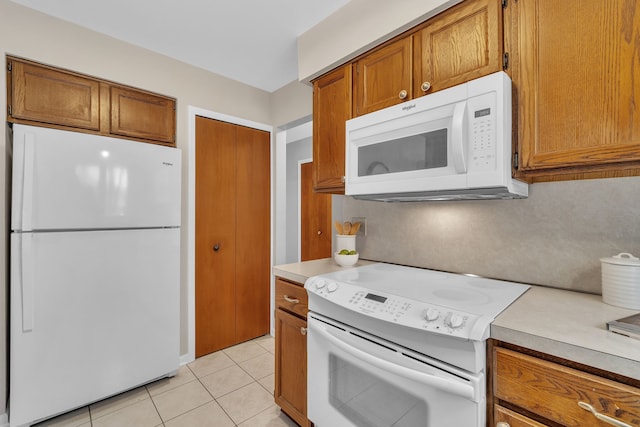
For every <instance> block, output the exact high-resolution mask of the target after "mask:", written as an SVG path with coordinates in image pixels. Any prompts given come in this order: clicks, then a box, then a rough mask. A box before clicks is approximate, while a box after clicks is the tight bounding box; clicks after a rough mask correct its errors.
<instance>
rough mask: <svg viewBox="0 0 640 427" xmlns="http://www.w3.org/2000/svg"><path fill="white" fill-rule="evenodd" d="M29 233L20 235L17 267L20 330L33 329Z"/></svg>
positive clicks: (30, 241)
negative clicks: (19, 297)
mask: <svg viewBox="0 0 640 427" xmlns="http://www.w3.org/2000/svg"><path fill="white" fill-rule="evenodd" d="M32 239H33V236H32V235H31V233H22V234H21V235H20V240H19V242H20V249H19V250H20V267H19V269H18V271H19V275H20V277H19V278H18V281H19V283H20V294H21V295H20V296H21V300H22V331H23V332H30V331H32V330H33V318H34V312H33V311H34V310H33V307H34V300H33V272H34V269H33V249H32Z"/></svg>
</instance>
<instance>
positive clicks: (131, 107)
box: [110, 86, 176, 144]
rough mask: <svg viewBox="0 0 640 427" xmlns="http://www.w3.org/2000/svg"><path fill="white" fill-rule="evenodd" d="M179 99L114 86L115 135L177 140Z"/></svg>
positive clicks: (113, 132) (155, 139) (113, 112)
mask: <svg viewBox="0 0 640 427" xmlns="http://www.w3.org/2000/svg"><path fill="white" fill-rule="evenodd" d="M175 109H176V102H175V100H174V99H172V98H167V97H164V96H159V95H153V94H150V93H147V92H141V91H138V90H135V89H130V88H124V87H117V86H113V87H111V129H110V132H111V133H112V134H114V135H122V136H128V137H132V138H142V139H148V140H151V141H160V142H166V143H170V144H173V143H174V142H175V135H176V111H175Z"/></svg>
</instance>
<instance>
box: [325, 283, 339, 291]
mask: <svg viewBox="0 0 640 427" xmlns="http://www.w3.org/2000/svg"><path fill="white" fill-rule="evenodd" d="M336 289H338V284H337V283H336V282H330V283H329V284H328V285H327V290H328V291H329V292H333V291H335V290H336Z"/></svg>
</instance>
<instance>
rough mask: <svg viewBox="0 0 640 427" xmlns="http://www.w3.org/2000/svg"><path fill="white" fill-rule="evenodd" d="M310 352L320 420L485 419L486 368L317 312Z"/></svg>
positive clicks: (413, 425) (384, 423)
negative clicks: (432, 354)
mask: <svg viewBox="0 0 640 427" xmlns="http://www.w3.org/2000/svg"><path fill="white" fill-rule="evenodd" d="M307 354H308V366H307V372H308V374H307V378H308V383H307V389H308V401H307V407H308V418H309V419H310V420H311V421H312V422H313V423H314V424H315V426H316V427H335V426H341V427H348V426H358V427H369V426H371V427H390V426H394V427H426V426H429V427H454V426H455V427H460V426H465V427H480V426H484V423H485V410H486V408H485V402H486V400H485V385H484V373H479V374H471V373H469V372H466V371H462V370H460V369H457V368H455V367H451V366H448V365H446V364H444V363H442V362H440V361H437V360H434V359H430V358H428V357H426V356H424V355H422V354H419V353H415V352H412V351H410V350H408V349H406V348H403V347H400V346H397V345H395V344H393V343H390V342H388V341H384V340H382V339H379V338H377V337H375V336H373V335H370V334H367V333H365V332H362V331H360V330H357V329H354V328H350V327H348V326H346V325H343V324H341V323H339V322H335V321H333V320H330V319H328V318H326V317H324V316H321V315H318V314H317V313H312V312H309V317H308V335H307Z"/></svg>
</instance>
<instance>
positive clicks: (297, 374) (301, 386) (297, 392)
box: [274, 309, 310, 426]
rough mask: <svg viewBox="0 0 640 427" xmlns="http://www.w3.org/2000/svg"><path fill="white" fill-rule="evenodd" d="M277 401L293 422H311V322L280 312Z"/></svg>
mask: <svg viewBox="0 0 640 427" xmlns="http://www.w3.org/2000/svg"><path fill="white" fill-rule="evenodd" d="M275 321H276V366H275V384H274V394H275V401H276V404H277V405H278V406H280V407H281V408H282V410H283V411H284V412H286V413H287V415H289V416H290V417H291V418H293V420H295V421H296V422H297V423H298V424H300V425H301V426H308V425H310V424H309V421H308V420H307V336H306V333H307V322H306V320H304V319H302V318H300V317H297V316H294V315H292V314H289V313H287V312H285V311H284V310H281V309H278V310H276V316H275Z"/></svg>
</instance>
